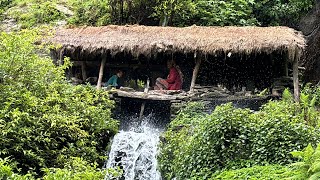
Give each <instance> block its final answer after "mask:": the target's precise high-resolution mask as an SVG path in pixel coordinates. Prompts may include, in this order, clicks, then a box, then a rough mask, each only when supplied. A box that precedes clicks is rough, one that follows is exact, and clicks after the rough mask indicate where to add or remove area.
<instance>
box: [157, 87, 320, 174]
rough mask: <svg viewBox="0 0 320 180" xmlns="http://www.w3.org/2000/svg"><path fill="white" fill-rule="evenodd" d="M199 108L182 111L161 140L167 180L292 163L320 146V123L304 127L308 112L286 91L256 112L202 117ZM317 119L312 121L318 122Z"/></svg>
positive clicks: (223, 110)
mask: <svg viewBox="0 0 320 180" xmlns="http://www.w3.org/2000/svg"><path fill="white" fill-rule="evenodd" d="M190 107H191V108H193V110H192V109H191V110H190ZM195 107H199V106H195V105H191V106H189V107H188V108H189V110H188V111H181V112H180V114H179V115H178V116H177V118H176V119H175V120H174V121H172V122H171V124H170V126H169V129H168V130H167V131H166V132H165V134H164V135H163V136H164V140H163V141H162V142H161V144H160V149H161V151H160V154H159V158H158V159H159V163H160V169H161V172H162V175H163V176H164V177H165V178H166V179H172V178H174V177H176V178H178V179H190V178H195V179H197V178H198V179H201V178H204V179H206V178H209V177H210V176H211V174H212V173H214V172H215V171H218V170H221V169H239V168H243V167H251V166H253V165H265V164H280V165H285V164H289V163H293V162H294V158H293V157H292V155H291V154H290V152H292V151H297V150H302V149H303V148H305V147H306V146H307V145H308V143H311V144H313V145H315V144H317V143H318V142H319V140H320V139H319V138H320V135H319V128H318V124H317V123H318V122H317V123H316V124H307V123H306V121H305V119H304V117H305V114H304V112H305V111H304V110H303V108H302V107H301V105H300V104H296V103H294V102H293V101H292V96H291V94H290V93H289V92H288V91H286V92H285V94H284V99H283V100H281V101H270V102H269V103H267V104H265V105H264V106H263V107H262V109H261V110H260V111H257V112H252V111H250V110H249V109H237V108H234V107H233V106H232V104H230V103H229V104H225V105H221V106H218V107H216V109H215V110H214V111H213V112H212V114H210V115H204V114H203V113H200V111H198V110H197V109H195ZM314 113H315V114H312V113H311V114H312V115H311V116H309V117H308V118H309V119H310V120H312V121H317V120H314V119H313V118H314V117H316V116H318V115H319V113H318V112H314ZM266 168H267V167H266Z"/></svg>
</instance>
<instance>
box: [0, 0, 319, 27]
mask: <svg viewBox="0 0 320 180" xmlns="http://www.w3.org/2000/svg"><path fill="white" fill-rule="evenodd" d="M0 2H1V1H0ZM9 4H12V5H13V6H14V7H13V8H10V10H9V15H10V16H11V17H13V18H14V19H16V20H18V22H19V23H20V24H22V26H23V28H28V27H32V26H34V25H37V24H43V23H46V24H48V23H55V22H57V21H59V20H64V21H66V22H68V23H69V24H71V25H90V26H102V25H107V24H119V25H123V24H143V25H161V26H167V25H169V26H190V25H193V24H196V25H202V26H208V25H215V26H216V25H218V26H227V25H240V26H243V25H262V26H269V25H289V26H292V25H294V23H296V22H297V21H298V20H299V18H300V17H301V16H302V15H303V14H305V13H306V12H307V11H308V10H310V9H311V8H312V6H313V5H314V1H313V0H224V1H221V0H122V1H118V0H106V1H99V0H88V1H83V0H65V1H57V0H55V1H44V0H12V3H9ZM58 5H59V6H60V7H62V8H58ZM0 6H4V7H8V3H1V4H0ZM5 9H6V8H5ZM63 9H68V10H70V11H72V13H71V14H68V13H66V12H65V11H64V10H63ZM3 11H4V10H3Z"/></svg>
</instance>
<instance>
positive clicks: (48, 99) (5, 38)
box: [0, 31, 118, 176]
mask: <svg viewBox="0 0 320 180" xmlns="http://www.w3.org/2000/svg"><path fill="white" fill-rule="evenodd" d="M37 38H38V35H37V32H36V31H22V32H17V33H1V34H0V59H1V61H0V72H2V73H3V81H2V83H0V89H1V91H0V104H1V106H0V158H5V157H10V158H11V159H12V161H13V162H17V168H19V169H21V172H22V173H27V172H29V171H34V172H36V173H37V174H38V175H40V176H41V173H42V172H41V169H42V168H49V167H55V168H59V167H60V168H62V167H63V165H64V164H65V163H66V161H67V159H70V157H83V158H84V160H86V161H88V162H89V163H94V162H97V163H98V164H99V165H100V167H102V165H103V164H104V161H105V160H106V153H107V146H108V144H109V141H110V138H111V137H113V135H114V134H115V133H116V132H117V130H118V122H117V121H115V120H114V119H112V118H111V109H112V108H113V101H111V100H110V99H109V96H108V93H106V92H105V91H98V90H96V89H95V88H93V87H91V86H88V85H87V86H72V85H70V84H68V83H67V81H66V79H65V77H64V71H65V69H66V68H67V67H68V65H69V63H68V60H67V59H66V61H65V63H66V64H65V65H63V66H59V67H56V66H55V65H54V64H53V63H52V60H51V59H50V58H49V57H39V56H38V55H37V54H36V51H37V50H38V49H36V48H40V47H35V45H34V42H35V41H36V40H37Z"/></svg>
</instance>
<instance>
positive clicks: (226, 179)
mask: <svg viewBox="0 0 320 180" xmlns="http://www.w3.org/2000/svg"><path fill="white" fill-rule="evenodd" d="M297 174H298V173H297V172H296V171H291V170H290V169H289V168H288V167H286V166H281V165H267V166H253V167H250V168H242V169H237V170H228V171H223V172H217V173H215V174H214V175H212V177H210V179H212V180H213V179H214V180H231V179H233V180H244V179H246V180H258V179H261V180H280V179H286V178H288V177H290V176H294V175H297Z"/></svg>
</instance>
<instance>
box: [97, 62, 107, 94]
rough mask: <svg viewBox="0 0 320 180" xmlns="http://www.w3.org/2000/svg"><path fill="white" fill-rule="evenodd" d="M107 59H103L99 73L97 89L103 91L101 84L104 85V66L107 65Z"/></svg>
mask: <svg viewBox="0 0 320 180" xmlns="http://www.w3.org/2000/svg"><path fill="white" fill-rule="evenodd" d="M106 61H107V58H106V57H103V58H102V60H101V65H100V71H99V79H98V83H97V89H101V83H102V78H103V70H104V65H105V64H106Z"/></svg>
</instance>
